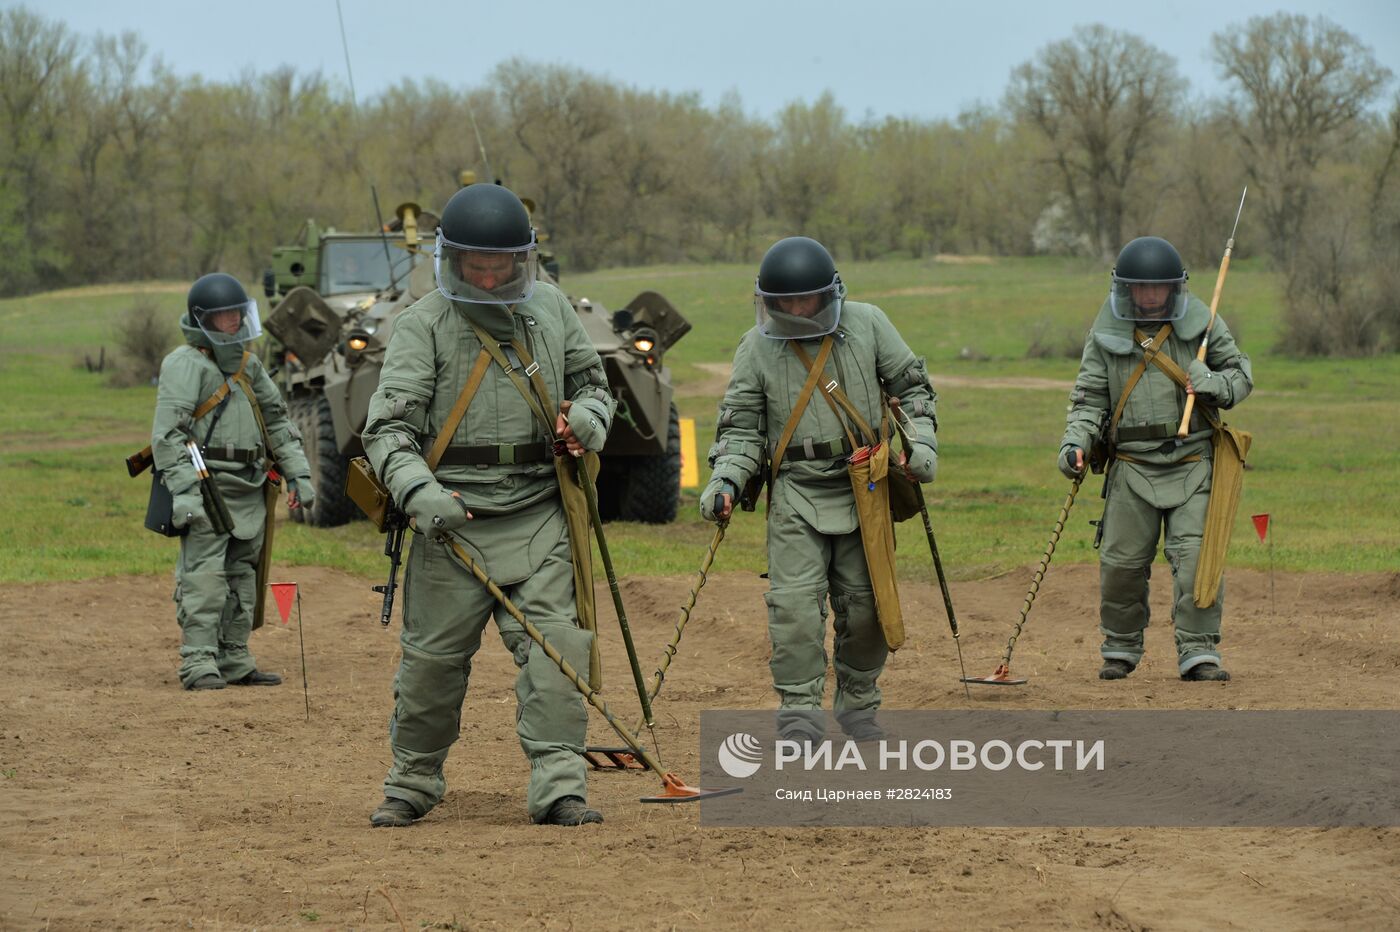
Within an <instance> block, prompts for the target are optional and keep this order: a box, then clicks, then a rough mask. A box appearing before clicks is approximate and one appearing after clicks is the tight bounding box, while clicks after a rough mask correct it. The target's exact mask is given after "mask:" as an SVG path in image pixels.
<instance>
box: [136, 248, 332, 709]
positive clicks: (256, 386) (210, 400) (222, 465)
mask: <svg viewBox="0 0 1400 932" xmlns="http://www.w3.org/2000/svg"><path fill="white" fill-rule="evenodd" d="M187 305H188V308H187V310H186V313H185V315H184V316H183V317H182V318H181V319H180V328H181V329H182V330H183V331H184V333H185V342H186V345H185V346H182V347H180V348H179V349H177V350H175V351H174V352H172V353H171V354H170V355H169V356H166V357H165V360H164V362H162V363H161V367H160V387H159V388H158V389H157V392H156V413H155V421H154V424H153V425H152V427H151V454H152V457H153V459H154V461H155V468H156V470H157V471H158V472H159V473H160V476H161V481H162V482H164V483H165V486H166V488H167V489H169V490H170V494H171V499H172V508H171V514H172V518H173V523H174V525H175V526H176V527H177V528H182V529H184V531H185V533H184V535H183V536H182V537H181V538H180V559H179V563H177V564H176V567H175V604H176V605H177V606H178V608H177V611H176V615H177V617H178V619H179V622H180V632H181V638H180V682H181V683H182V684H184V686H185V688H186V689H223V688H224V686H225V685H228V684H232V685H234V686H276V685H277V684H279V683H281V682H282V678H281V677H279V676H278V675H277V674H275V673H265V672H263V671H261V670H259V669H258V668H257V664H256V663H255V662H254V660H253V655H252V654H251V653H249V651H248V637H249V635H250V634H252V631H253V627H254V619H253V611H254V606H255V605H256V602H257V597H258V589H257V587H258V581H257V567H258V561H259V558H260V556H261V555H262V550H263V545H264V539H265V537H264V529H265V523H266V522H267V521H269V520H271V515H270V514H269V502H271V501H275V498H274V497H273V496H272V495H270V494H269V491H268V482H269V481H270V480H269V479H268V475H267V471H268V468H269V466H271V465H273V464H275V465H276V467H277V469H278V470H279V471H280V472H281V473H282V475H285V476H287V477H289V478H288V482H287V504H288V506H289V507H292V508H297V507H301V506H306V507H310V506H311V504H312V503H313V502H314V501H315V495H316V492H315V490H314V489H313V488H312V487H311V479H310V474H311V470H310V469H309V468H308V466H307V463H306V453H305V451H304V450H303V449H302V444H301V436H300V435H299V434H298V433H297V430H296V427H295V426H294V425H293V424H292V422H291V421H290V420H288V418H287V409H286V406H285V405H284V404H283V403H282V396H281V395H280V394H279V393H278V391H277V386H275V385H274V384H273V383H272V379H271V378H269V377H268V374H267V370H265V369H264V368H263V366H262V362H261V361H260V360H259V359H258V357H256V356H254V355H253V354H252V353H250V352H248V351H247V349H246V347H247V344H248V343H249V342H250V341H252V340H254V339H255V338H257V336H258V335H259V334H260V333H261V332H262V329H261V326H260V324H259V321H258V305H257V302H256V301H251V300H249V299H248V295H247V293H246V292H245V291H244V290H243V286H242V285H241V284H239V282H238V280H237V279H235V278H234V277H233V276H231V275H225V274H223V273H222V272H214V273H211V274H209V275H205V276H204V277H202V278H200V279H199V280H198V281H196V282H195V283H194V285H193V286H192V287H191V288H190V292H189V298H188V301H187ZM190 441H194V442H195V443H196V444H198V445H199V448H200V451H201V457H202V459H203V461H204V462H205V463H206V464H207V466H208V471H209V473H210V475H211V477H212V479H213V483H214V485H215V486H216V487H217V489H218V492H219V494H220V495H221V496H222V498H223V501H224V503H225V504H226V505H227V508H228V512H229V515H230V516H231V517H232V518H233V527H232V528H231V530H230V533H221V532H219V531H216V530H215V529H214V527H213V521H212V519H211V516H210V515H209V514H208V512H207V510H206V508H205V504H204V500H203V497H202V496H201V493H200V487H199V482H200V477H199V474H198V471H197V470H196V467H195V464H194V463H193V462H192V460H193V457H192V456H191V453H190V450H189V448H188V443H189V442H190Z"/></svg>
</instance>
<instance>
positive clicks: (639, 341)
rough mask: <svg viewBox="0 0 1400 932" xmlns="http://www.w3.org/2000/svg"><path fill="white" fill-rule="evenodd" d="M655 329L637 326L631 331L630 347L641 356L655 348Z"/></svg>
mask: <svg viewBox="0 0 1400 932" xmlns="http://www.w3.org/2000/svg"><path fill="white" fill-rule="evenodd" d="M656 342H657V340H656V331H654V330H650V329H648V328H645V327H638V328H637V329H636V330H635V331H633V333H632V348H633V349H634V350H636V351H637V352H638V353H641V354H642V355H643V356H645V355H647V354H648V353H650V352H651V351H652V350H654V349H656Z"/></svg>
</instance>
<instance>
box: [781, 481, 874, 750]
mask: <svg viewBox="0 0 1400 932" xmlns="http://www.w3.org/2000/svg"><path fill="white" fill-rule="evenodd" d="M768 577H769V581H770V583H771V588H770V589H769V591H768V592H767V593H766V594H765V595H764V600H765V601H766V602H767V603H768V637H769V639H770V640H771V642H772V645H773V656H772V659H771V660H770V661H769V668H770V669H771V670H772V673H773V688H774V689H775V690H776V691H777V693H778V699H779V707H780V709H781V710H802V709H808V710H812V709H820V708H821V707H822V692H823V690H824V688H825V686H826V665H827V654H826V648H825V640H826V599H827V594H828V591H829V592H830V595H831V607H832V610H833V613H834V614H835V616H836V617H835V639H834V647H835V653H836V657H835V662H834V664H833V666H834V667H835V669H836V697H835V700H834V708H835V712H836V717H837V718H838V720H844V717H860V716H861V713H864V714H865V716H866V717H873V714H874V710H876V709H878V708H879V707H880V687H879V686H878V685H877V680H878V679H879V676H880V672H881V671H882V670H883V669H884V667H885V659H886V657H888V656H889V648H888V647H887V646H886V645H885V636H884V633H883V632H882V631H881V630H880V622H879V620H878V618H877V617H876V614H875V595H874V592H873V591H872V589H871V587H870V572H869V570H868V568H867V567H866V565H865V551H864V549H863V548H862V546H861V540H860V531H859V530H855V531H852V532H850V533H848V534H823V533H821V532H820V531H818V530H816V529H815V528H813V527H812V526H811V525H810V524H809V523H807V521H805V520H804V519H803V518H802V517H801V516H800V515H798V514H796V513H795V512H793V511H792V510H790V509H786V508H784V509H774V510H773V511H772V512H770V513H769V518H768ZM778 718H779V728H780V729H782V728H783V727H784V723H785V722H787V721H789V720H791V721H792V722H793V723H799V722H800V721H801V720H802V719H803V718H804V717H803V716H801V715H790V716H786V717H785V716H784V715H783V714H782V712H780V713H779V716H778ZM806 718H808V719H810V720H811V721H813V722H815V721H816V720H817V718H819V717H812V716H808V717H806ZM799 727H800V726H799ZM806 730H808V731H814V733H813V734H812V735H811V737H814V738H815V737H818V736H819V735H820V734H821V732H823V731H824V730H825V728H824V727H821V728H816V729H812V728H808V729H806Z"/></svg>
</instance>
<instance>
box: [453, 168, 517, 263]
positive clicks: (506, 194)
mask: <svg viewBox="0 0 1400 932" xmlns="http://www.w3.org/2000/svg"><path fill="white" fill-rule="evenodd" d="M441 223H442V225H441V227H440V229H441V232H442V237H443V239H445V240H447V241H448V242H449V243H452V244H453V245H454V246H463V247H469V248H475V249H490V250H501V251H505V250H516V249H528V248H530V246H532V245H534V242H535V231H534V230H533V229H532V228H531V226H530V212H529V211H528V210H526V209H525V205H524V204H523V203H521V201H520V198H518V197H516V196H515V192H514V191H512V190H510V188H505V187H502V186H501V185H498V184H473V185H468V186H467V187H465V188H462V189H461V190H460V191H458V192H457V193H456V194H454V195H452V198H451V200H449V201H448V202H447V206H446V207H444V208H443V209H442V221H441Z"/></svg>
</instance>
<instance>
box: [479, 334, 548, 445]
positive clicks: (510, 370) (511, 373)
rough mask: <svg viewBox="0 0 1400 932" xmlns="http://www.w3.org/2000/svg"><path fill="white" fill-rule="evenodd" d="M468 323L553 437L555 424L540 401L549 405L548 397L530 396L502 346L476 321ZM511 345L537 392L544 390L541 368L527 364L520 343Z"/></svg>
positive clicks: (483, 347)
mask: <svg viewBox="0 0 1400 932" xmlns="http://www.w3.org/2000/svg"><path fill="white" fill-rule="evenodd" d="M468 323H470V324H471V328H472V330H473V331H475V333H476V337H477V339H478V340H480V341H481V348H482V349H483V350H484V351H485V352H487V353H490V354H491V358H492V359H494V360H495V361H496V364H497V365H499V366H500V367H501V369H502V370H503V371H504V372H505V374H506V377H507V378H509V379H510V383H511V384H512V385H514V386H515V390H516V391H518V392H519V393H520V397H522V398H524V399H525V403H526V404H528V405H529V406H530V410H531V411H533V412H534V414H535V418H536V419H537V420H538V421H539V422H540V425H541V426H542V427H543V428H544V430H545V433H546V435H547V436H549V437H553V436H554V422H553V421H551V420H550V419H549V415H547V414H545V411H544V408H543V407H542V406H541V403H540V401H541V400H542V401H544V403H545V404H548V401H547V400H546V399H547V398H548V396H547V395H545V396H544V397H543V398H542V399H540V400H536V398H535V396H534V395H532V394H530V386H529V385H527V384H526V383H525V380H524V379H522V378H521V377H520V376H519V375H518V374H517V373H516V371H515V367H514V366H512V365H511V364H510V360H509V359H506V355H505V353H502V352H501V346H500V344H499V343H497V342H496V341H495V340H493V339H492V338H491V335H490V334H489V333H487V332H486V331H484V330H482V329H481V328H480V327H478V326H477V325H476V323H475V322H474V321H468ZM510 345H511V349H514V350H515V352H516V355H518V356H520V362H521V363H522V364H523V365H524V366H525V373H526V375H527V376H529V377H530V378H531V379H533V380H535V381H536V388H537V390H538V389H540V388H543V387H544V380H543V379H542V378H540V376H539V368H538V367H537V366H536V365H535V362H534V360H533V359H531V360H530V361H529V362H526V359H527V358H528V357H529V353H525V354H524V355H521V349H523V347H520V346H519V342H518V341H514V340H513V341H511V344H510Z"/></svg>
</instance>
